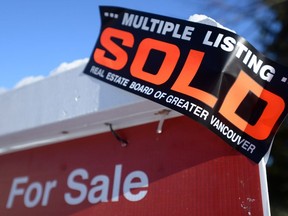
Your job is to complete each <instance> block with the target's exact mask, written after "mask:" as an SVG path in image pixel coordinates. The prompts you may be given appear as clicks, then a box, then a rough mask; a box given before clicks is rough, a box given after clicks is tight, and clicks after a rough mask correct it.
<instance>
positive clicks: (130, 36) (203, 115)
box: [84, 6, 288, 162]
mask: <svg viewBox="0 0 288 216" xmlns="http://www.w3.org/2000/svg"><path fill="white" fill-rule="evenodd" d="M100 13H101V18H102V27H101V31H100V36H99V39H98V41H97V43H96V46H95V48H94V51H93V53H92V55H91V58H90V61H89V63H88V64H87V66H86V68H85V70H84V73H85V74H88V75H90V76H92V77H95V78H97V79H100V80H102V81H104V82H107V83H109V84H112V85H114V86H117V87H119V88H121V89H124V90H127V91H129V92H131V93H135V94H137V95H139V96H142V97H145V98H147V99H149V100H152V101H154V102H157V103H159V104H162V105H164V106H167V107H169V108H171V109H173V110H176V111H178V112H180V113H183V114H184V115H187V116H189V117H191V118H192V119H194V120H196V121H198V122H200V123H201V124H203V125H205V126H206V127H207V128H209V129H210V130H212V131H213V132H214V133H216V134H217V135H218V136H220V137H221V138H222V139H223V140H224V141H226V142H227V143H228V144H230V145H231V146H232V147H233V148H235V149H237V150H238V151H239V152H241V153H242V154H244V155H246V156H247V157H248V158H250V159H251V160H253V161H255V162H259V161H260V160H261V158H262V157H263V156H264V155H265V154H266V152H267V151H268V150H269V148H270V145H271V143H272V141H273V138H274V135H275V133H276V131H277V128H278V127H279V125H280V124H281V122H282V121H283V119H284V118H285V116H286V114H287V107H286V101H288V91H287V85H288V84H287V78H288V74H286V72H287V70H288V69H287V68H285V67H283V66H281V65H279V64H277V63H275V62H273V61H271V60H269V59H267V58H266V57H265V56H263V55H262V54H261V53H259V52H258V51H257V50H256V49H255V48H254V47H253V46H251V45H250V44H249V43H248V42H247V41H246V40H245V39H244V38H242V37H240V36H238V35H237V34H234V33H232V32H230V31H227V30H223V29H219V28H216V27H213V26H208V25H204V24H199V23H194V22H188V21H185V20H180V19H175V18H170V17H165V16H159V15H156V14H151V13H145V12H140V11H135V10H130V9H125V8H119V7H104V6H102V7H100ZM191 133H193V128H191Z"/></svg>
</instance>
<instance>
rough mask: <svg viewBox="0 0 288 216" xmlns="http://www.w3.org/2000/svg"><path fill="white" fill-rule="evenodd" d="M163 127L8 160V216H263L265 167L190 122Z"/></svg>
mask: <svg viewBox="0 0 288 216" xmlns="http://www.w3.org/2000/svg"><path fill="white" fill-rule="evenodd" d="M157 124H158V122H153V123H149V124H145V125H139V126H134V127H130V128H126V129H122V130H118V131H117V133H118V134H119V135H121V136H122V137H124V138H126V139H127V140H128V141H129V144H128V145H127V146H126V147H124V148H123V147H122V146H121V145H120V143H119V141H118V140H117V139H115V137H114V136H113V134H112V133H111V132H106V133H102V134H97V135H93V136H87V137H82V138H78V139H73V140H69V141H65V142H61V143H55V144H53V145H49V146H45V147H41V148H34V149H31V150H26V151H21V152H16V153H12V154H6V155H2V156H1V157H0V172H1V178H0V215H5V216H10V215H11V216H15V215H16V216H18V215H29V216H39V215H41V216H51V215H57V216H58V215H59V216H62V215H73V216H86V215H105V216H116V215H125V216H135V215H143V216H144V215H151V216H159V215H165V216H179V215H181V216H191V215H197V216H205V215H213V216H231V215H233V216H241V215H263V212H264V210H263V204H262V203H263V202H262V195H261V194H262V193H263V194H265V190H264V191H262V188H261V184H260V176H259V166H258V164H255V163H253V162H252V161H250V160H247V159H246V158H245V157H244V156H243V155H241V154H240V153H238V152H236V151H234V150H233V149H231V148H230V147H229V146H228V145H226V144H225V143H224V141H223V140H221V139H220V138H219V137H217V136H216V135H215V134H213V133H212V132H211V131H209V130H207V129H206V128H204V127H203V126H202V125H200V124H198V123H197V122H195V121H193V120H191V119H190V118H188V117H185V116H182V117H178V118H173V119H168V120H166V121H165V124H164V127H163V129H164V130H163V133H162V134H158V133H156V132H155V130H156V128H157ZM191 128H193V135H191ZM264 207H265V206H264Z"/></svg>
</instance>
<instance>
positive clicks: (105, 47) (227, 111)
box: [93, 27, 285, 140]
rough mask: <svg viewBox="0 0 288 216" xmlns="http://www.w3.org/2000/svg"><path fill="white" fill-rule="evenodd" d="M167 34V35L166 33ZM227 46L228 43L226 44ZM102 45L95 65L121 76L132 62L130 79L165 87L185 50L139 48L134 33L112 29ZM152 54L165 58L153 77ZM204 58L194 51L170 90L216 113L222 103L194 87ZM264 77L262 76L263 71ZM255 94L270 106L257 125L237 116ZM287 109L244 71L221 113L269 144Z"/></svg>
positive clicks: (151, 42)
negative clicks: (149, 65) (148, 67)
mask: <svg viewBox="0 0 288 216" xmlns="http://www.w3.org/2000/svg"><path fill="white" fill-rule="evenodd" d="M159 33H161V31H159ZM165 33H167V31H166V30H165ZM186 34H187V32H186ZM172 35H173V32H172ZM115 39H117V40H118V41H121V42H120V44H119V43H116V42H115ZM221 39H222V38H221ZM219 41H220V39H219ZM205 42H206V45H208V44H209V43H208V38H207V37H206V39H205ZM226 43H228V42H227V41H226ZM231 43H232V42H231ZM100 44H101V46H102V47H101V48H99V47H98V48H96V49H95V51H94V54H93V58H94V61H95V62H96V63H97V64H99V65H102V66H105V67H106V68H108V69H111V70H114V71H119V73H118V74H119V75H121V70H122V69H123V68H124V67H125V66H126V65H127V64H128V62H131V65H130V67H129V73H130V75H131V76H132V77H134V78H137V79H140V80H143V81H145V82H148V83H150V84H151V85H154V86H161V85H163V84H165V83H166V82H167V81H168V80H169V79H170V78H171V76H172V75H173V73H174V71H175V67H176V64H178V63H179V62H178V61H179V58H180V54H181V50H180V48H179V47H178V46H177V44H172V43H169V42H164V41H161V40H159V39H153V38H144V39H142V40H141V41H140V42H139V44H138V43H137V44H136V43H135V38H134V35H133V34H132V33H131V32H128V31H124V30H120V29H116V28H112V27H107V28H105V29H104V30H103V31H102V33H101V35H100ZM219 44H220V42H219ZM209 45H210V44H209ZM212 45H213V43H212ZM223 46H224V45H223ZM129 48H131V49H132V48H134V49H136V53H135V55H134V56H132V55H128V53H127V52H126V49H129ZM152 50H157V51H160V52H162V53H164V54H165V57H164V58H163V60H162V63H161V66H160V67H159V69H158V71H157V73H151V72H149V71H145V70H144V68H145V67H144V66H145V64H146V62H147V61H148V57H149V54H150V53H151V52H152ZM242 52H243V47H242ZM108 54H109V55H108ZM239 55H240V53H239ZM111 56H113V57H111ZM204 56H205V52H202V51H198V50H194V49H190V51H189V53H188V55H187V56H186V59H185V61H184V64H183V65H182V66H181V71H180V73H179V75H178V76H177V77H176V79H175V80H174V83H173V85H172V86H171V89H170V90H172V91H174V92H177V93H181V94H183V95H186V96H188V97H191V98H194V99H196V100H199V101H201V102H203V103H204V104H206V105H207V106H209V107H210V108H211V109H213V108H214V107H215V105H216V103H217V102H218V98H217V97H216V96H215V95H213V94H211V93H209V92H208V91H205V89H200V88H199V87H194V86H192V84H190V83H191V81H192V80H193V79H194V78H195V76H196V74H197V73H198V69H199V67H200V65H201V63H202V60H203V58H204ZM247 59H248V57H247ZM245 61H246V60H245ZM247 62H248V60H247ZM248 64H249V62H248ZM248 66H249V65H248ZM260 66H261V65H260ZM260 66H259V68H260ZM251 67H252V63H251ZM260 73H261V74H262V72H261V69H260ZM251 92H252V93H253V94H254V95H256V96H257V97H258V98H259V99H262V100H263V101H265V102H266V103H267V105H266V106H265V108H264V110H263V112H262V114H261V116H260V117H259V119H258V120H257V122H256V123H255V124H253V125H252V124H250V123H249V122H247V121H246V120H244V119H243V118H242V117H241V116H239V115H238V114H237V113H236V111H237V109H238V107H239V106H240V104H241V103H242V102H243V100H244V99H245V97H246V96H247V95H248V94H249V93H251ZM284 109H285V102H284V100H283V99H282V98H281V97H279V96H278V95H276V94H274V93H273V92H271V91H268V90H267V89H265V88H264V87H263V86H261V85H260V84H258V83H257V82H256V81H255V80H253V79H252V78H251V77H250V76H249V75H248V74H247V73H246V72H245V71H243V70H241V71H239V74H238V76H237V78H236V80H235V82H234V83H233V85H232V86H231V88H230V89H229V91H228V92H227V94H226V96H225V98H224V100H223V102H221V104H220V108H219V110H218V112H219V113H220V114H221V115H222V116H223V117H224V118H226V119H227V120H228V121H229V122H231V123H232V124H233V125H234V126H236V127H237V128H238V129H240V130H241V131H243V132H245V133H247V134H248V135H250V136H251V137H253V138H255V139H257V140H265V139H266V138H268V136H269V135H270V133H271V131H272V129H273V127H274V125H275V124H276V122H277V120H278V119H279V117H280V115H281V114H282V112H283V111H284Z"/></svg>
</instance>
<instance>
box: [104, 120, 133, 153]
mask: <svg viewBox="0 0 288 216" xmlns="http://www.w3.org/2000/svg"><path fill="white" fill-rule="evenodd" d="M105 125H107V126H109V128H110V131H111V133H112V134H113V136H114V137H115V138H116V139H117V140H118V141H119V142H120V144H121V146H122V147H126V146H127V145H128V142H127V140H125V139H123V138H121V137H120V136H119V135H118V134H117V133H116V131H114V130H113V128H112V124H111V123H105Z"/></svg>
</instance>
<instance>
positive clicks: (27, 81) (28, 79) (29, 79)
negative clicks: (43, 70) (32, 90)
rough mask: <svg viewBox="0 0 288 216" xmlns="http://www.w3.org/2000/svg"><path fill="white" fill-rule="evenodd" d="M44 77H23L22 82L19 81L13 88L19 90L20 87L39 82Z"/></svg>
mask: <svg viewBox="0 0 288 216" xmlns="http://www.w3.org/2000/svg"><path fill="white" fill-rule="evenodd" d="M44 78H45V77H44V76H29V77H25V78H23V79H22V80H20V81H19V82H18V83H17V84H16V85H15V86H14V88H20V87H22V86H25V85H28V84H31V83H34V82H37V81H39V80H42V79H44Z"/></svg>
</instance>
